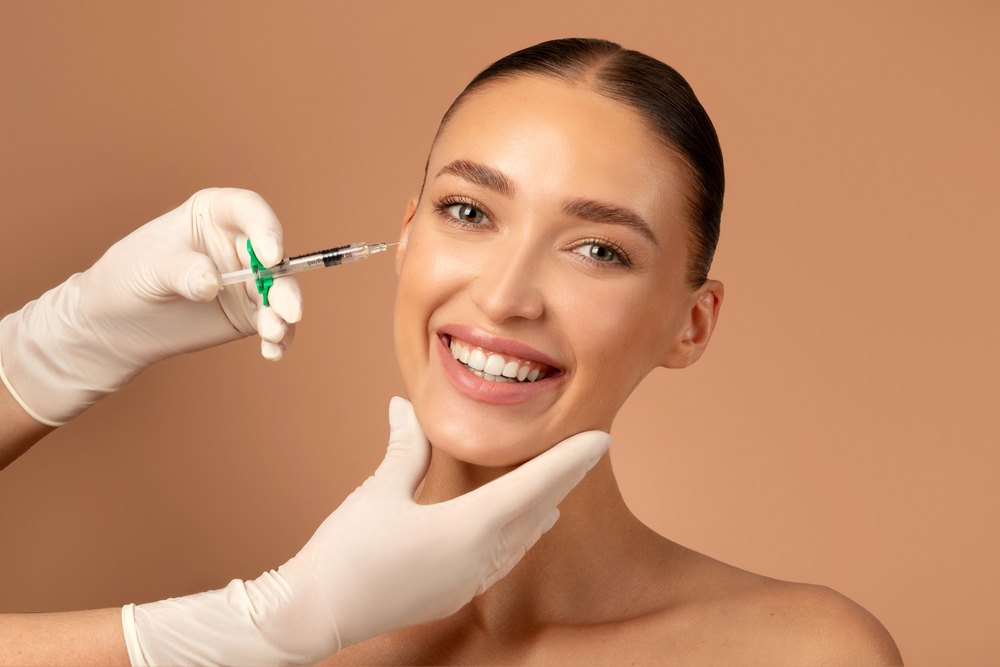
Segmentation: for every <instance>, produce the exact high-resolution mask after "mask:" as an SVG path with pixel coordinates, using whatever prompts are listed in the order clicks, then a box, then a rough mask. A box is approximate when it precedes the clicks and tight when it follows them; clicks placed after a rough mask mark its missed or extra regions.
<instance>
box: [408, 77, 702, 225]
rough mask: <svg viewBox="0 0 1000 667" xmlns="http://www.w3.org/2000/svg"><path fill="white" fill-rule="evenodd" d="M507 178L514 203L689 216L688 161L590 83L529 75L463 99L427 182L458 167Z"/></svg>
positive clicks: (668, 218) (666, 219)
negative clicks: (470, 164)
mask: <svg viewBox="0 0 1000 667" xmlns="http://www.w3.org/2000/svg"><path fill="white" fill-rule="evenodd" d="M456 159H464V160H471V161H474V162H480V163H482V164H485V165H488V166H490V167H493V168H495V169H498V170H500V171H502V172H504V174H506V175H507V176H508V177H509V178H510V179H511V180H512V181H513V182H514V185H515V188H516V189H517V193H518V195H521V194H525V195H530V196H537V197H545V196H552V197H559V198H566V197H589V198H594V199H600V200H606V201H610V202H613V203H616V204H620V205H626V206H629V207H630V208H632V209H635V210H638V211H639V212H640V213H641V214H642V215H643V216H644V217H647V220H649V221H650V222H651V223H655V221H662V223H664V224H666V225H668V226H670V225H671V223H673V222H676V221H677V220H679V219H680V218H682V217H683V211H684V206H685V204H686V199H685V196H686V187H687V184H686V172H685V169H684V166H683V163H682V162H681V161H680V159H679V158H678V157H677V156H676V155H675V154H674V153H673V152H672V151H670V150H668V149H667V148H666V147H665V145H664V143H663V142H662V140H661V139H660V138H659V137H658V136H657V135H656V134H655V133H654V132H653V131H652V130H651V129H650V128H649V127H648V125H647V124H646V122H645V121H644V120H643V119H642V118H641V117H640V115H639V114H638V112H636V111H635V110H634V109H632V108H631V107H629V106H627V105H625V104H623V103H622V102H619V101H617V100H613V99H610V98H608V97H606V96H604V95H601V94H599V93H597V92H595V91H593V90H591V89H590V88H589V87H588V86H587V85H586V84H585V83H582V82H581V83H572V82H566V81H562V80H560V79H556V78H553V77H546V76H532V75H524V76H518V77H516V78H514V79H511V80H506V81H502V82H493V83H490V84H487V85H486V86H484V87H483V88H480V89H479V90H477V91H476V92H475V93H473V94H471V95H469V96H467V97H466V98H465V99H464V100H462V102H461V103H460V104H459V106H458V107H457V108H456V110H455V112H454V113H453V115H452V116H451V118H450V119H449V121H448V123H447V124H446V126H445V127H444V128H443V130H442V132H441V133H440V134H439V136H438V138H437V140H436V141H435V144H434V147H433V149H432V152H431V157H430V161H429V163H428V179H429V181H431V180H433V179H434V177H435V176H436V175H437V173H438V171H439V170H440V169H441V167H442V166H444V165H445V164H447V163H449V162H450V161H452V160H456Z"/></svg>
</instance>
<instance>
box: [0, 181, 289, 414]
mask: <svg viewBox="0 0 1000 667" xmlns="http://www.w3.org/2000/svg"><path fill="white" fill-rule="evenodd" d="M247 237H249V238H250V239H251V242H252V243H253V248H254V252H255V253H256V254H257V257H258V258H259V259H260V261H261V263H263V264H264V265H266V266H271V265H273V264H275V263H277V262H279V261H280V260H281V258H282V252H283V250H282V241H281V224H280V223H279V222H278V219H277V217H275V215H274V212H273V211H272V210H271V207H270V206H268V205H267V203H266V202H265V201H264V200H263V199H262V198H261V197H260V195H258V194H256V193H254V192H250V191H249V190H237V189H233V188H212V189H208V190H201V191H200V192H197V193H195V194H194V196H192V197H191V198H190V199H188V200H187V201H186V202H184V204H183V205H181V206H180V207H179V208H177V209H174V210H173V211H170V212H169V213H166V214H164V215H162V216H160V217H159V218H157V219H156V220H153V221H152V222H150V223H147V224H145V225H143V226H142V227H140V228H139V229H137V230H135V231H134V232H132V233H131V234H129V235H128V236H127V237H125V238H124V239H122V240H121V241H119V242H118V243H116V244H114V245H113V246H112V247H111V248H110V249H109V250H108V251H107V252H106V253H105V254H104V256H103V257H101V258H100V259H99V260H98V261H97V262H96V263H95V264H94V265H93V266H92V267H90V268H89V269H87V270H86V271H84V272H83V273H77V274H75V275H73V276H71V277H70V278H69V279H68V280H66V282H64V283H62V284H61V285H59V286H57V287H55V288H53V289H51V290H49V291H48V292H46V293H45V294H43V295H42V296H41V297H39V298H38V299H36V300H34V301H32V302H30V303H29V304H27V305H26V306H24V307H23V308H22V309H21V310H19V311H17V312H15V313H11V314H10V315H8V316H7V317H5V318H4V319H3V321H2V322H0V378H2V379H3V381H4V384H6V385H7V388H8V389H9V390H10V393H11V394H12V395H13V396H14V398H15V399H17V401H18V402H19V403H20V404H21V406H22V407H24V409H25V411H27V412H28V414H30V415H31V416H32V417H34V418H35V419H36V420H37V421H39V422H41V423H43V424H48V425H50V426H59V425H61V424H64V423H66V422H68V421H69V420H71V419H72V418H73V417H75V416H76V415H78V414H80V413H81V412H83V411H84V410H86V409H87V408H88V407H90V406H91V405H93V404H94V403H96V402H97V401H98V400H100V399H101V398H102V397H103V396H105V395H106V394H109V393H111V392H114V391H116V390H118V389H120V388H121V387H123V386H124V385H125V384H126V383H128V381H129V380H131V379H132V378H133V377H135V375H137V374H138V373H139V372H140V371H141V370H142V369H144V368H146V367H147V366H149V365H150V364H153V363H154V362H156V361H159V360H161V359H164V358H166V357H169V356H172V355H175V354H180V353H182V352H192V351H194V350H199V349H202V348H206V347H211V346H213V345H218V344H219V343H224V342H227V341H231V340H235V339H237V338H242V337H243V336H247V335H249V334H252V333H255V332H258V333H260V335H261V338H262V339H263V340H262V342H261V353H262V354H263V355H264V357H265V358H268V359H278V358H280V357H281V354H282V352H283V350H284V349H285V347H286V346H287V345H288V344H289V343H290V342H291V340H292V337H293V335H294V326H293V324H294V323H295V322H297V321H298V320H299V318H300V317H301V316H302V296H301V293H300V291H299V287H298V283H296V282H295V280H294V279H289V278H281V279H280V280H276V281H275V283H274V285H273V287H272V288H271V291H270V293H269V301H270V305H271V307H270V308H263V307H259V304H260V303H261V297H260V295H259V294H257V290H256V288H255V287H254V286H253V285H252V284H249V283H248V284H244V285H232V286H228V287H226V288H225V289H224V290H222V291H221V292H220V291H219V277H218V274H219V273H220V272H221V273H225V272H228V271H235V270H238V269H242V268H246V267H248V266H250V260H249V256H248V254H247V249H246V242H247Z"/></svg>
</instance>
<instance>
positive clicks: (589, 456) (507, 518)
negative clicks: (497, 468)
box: [447, 431, 611, 525]
mask: <svg viewBox="0 0 1000 667" xmlns="http://www.w3.org/2000/svg"><path fill="white" fill-rule="evenodd" d="M610 445H611V436H610V435H608V434H607V433H604V432H603V431H585V432H584V433H577V434H576V435H574V436H571V437H569V438H566V439H565V440H563V441H562V442H560V443H559V444H557V445H556V446H555V447H552V448H551V449H549V450H548V451H545V452H542V453H541V454H539V455H538V456H536V457H535V458H533V459H531V460H530V461H527V462H525V463H523V464H521V466H520V467H519V468H517V469H516V470H511V471H510V472H509V473H507V474H506V475H504V476H503V477H499V478H497V479H495V480H493V481H492V482H490V483H489V484H485V485H483V486H481V487H479V488H478V489H476V490H474V491H470V492H469V493H467V494H465V495H464V496H459V497H458V498H455V499H454V500H450V501H447V502H452V503H456V504H458V505H462V506H463V511H467V512H469V513H470V516H479V517H489V516H492V517H493V518H494V519H495V520H496V521H497V522H498V525H505V524H508V523H510V522H511V521H513V520H514V519H515V518H517V517H518V516H520V515H521V514H524V513H525V512H526V511H529V510H535V511H538V510H539V509H544V510H546V511H551V510H552V509H554V508H555V506H556V505H558V504H559V503H560V502H562V499H563V498H565V497H566V494H568V493H569V492H570V491H571V490H572V489H573V487H574V486H576V485H577V484H578V483H579V482H580V480H581V479H583V477H584V475H586V474H587V471H588V470H590V469H591V468H593V467H594V465H595V464H596V463H597V462H598V461H599V460H600V458H601V457H602V456H604V453H605V452H606V451H607V450H608V447H609V446H610Z"/></svg>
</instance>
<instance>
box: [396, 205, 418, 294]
mask: <svg viewBox="0 0 1000 667" xmlns="http://www.w3.org/2000/svg"><path fill="white" fill-rule="evenodd" d="M419 203H420V200H419V199H417V198H416V197H414V198H413V199H411V200H410V201H408V202H406V213H404V214H403V228H402V229H401V230H400V232H399V245H398V246H396V275H397V276H398V275H399V271H400V269H402V268H403V260H404V259H406V241H407V240H408V239H409V238H410V226H411V225H412V224H413V216H415V215H416V214H417V204H419Z"/></svg>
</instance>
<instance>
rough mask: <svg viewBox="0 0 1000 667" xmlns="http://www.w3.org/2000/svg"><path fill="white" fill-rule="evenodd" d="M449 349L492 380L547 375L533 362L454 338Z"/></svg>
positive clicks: (480, 374) (506, 380)
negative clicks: (510, 356) (506, 356)
mask: <svg viewBox="0 0 1000 667" xmlns="http://www.w3.org/2000/svg"><path fill="white" fill-rule="evenodd" d="M449 349H450V350H451V356H452V357H453V358H455V359H457V360H458V361H459V362H461V363H463V364H465V365H466V366H467V367H468V368H469V370H470V371H471V372H472V373H473V374H474V375H476V376H477V377H481V378H483V379H484V380H489V381H490V382H524V381H528V382H535V381H536V380H538V379H539V378H543V377H545V375H544V374H543V373H542V370H541V369H540V368H536V367H533V366H532V365H531V362H524V361H520V360H517V359H511V360H508V359H507V358H505V357H504V356H503V355H502V354H498V353H496V352H489V353H488V352H485V351H484V350H482V349H480V348H474V347H472V346H470V345H468V344H466V343H463V342H461V341H458V340H456V339H454V338H452V339H451V341H450V343H449Z"/></svg>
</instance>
